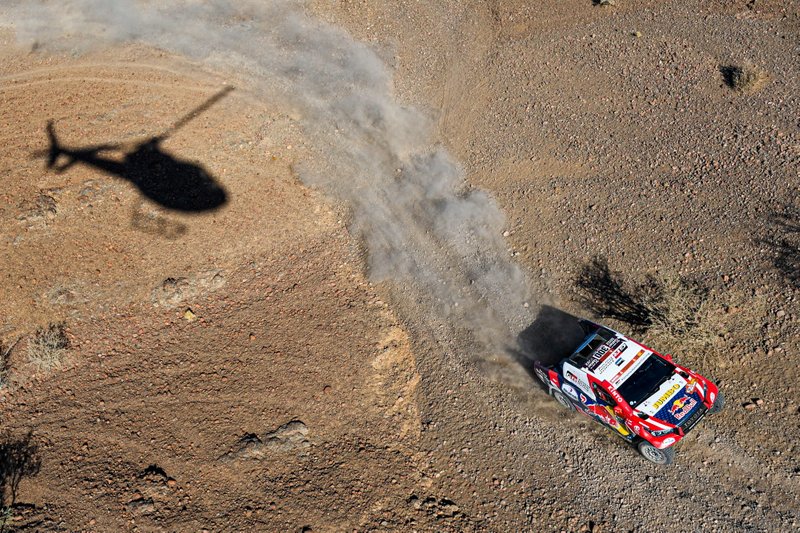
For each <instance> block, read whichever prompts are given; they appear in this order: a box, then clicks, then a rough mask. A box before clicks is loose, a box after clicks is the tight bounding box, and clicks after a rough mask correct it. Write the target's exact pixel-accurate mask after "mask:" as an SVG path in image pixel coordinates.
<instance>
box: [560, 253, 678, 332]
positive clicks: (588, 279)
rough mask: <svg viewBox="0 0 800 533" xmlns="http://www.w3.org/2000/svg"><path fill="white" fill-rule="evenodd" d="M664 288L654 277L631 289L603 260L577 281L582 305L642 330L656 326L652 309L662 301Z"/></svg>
mask: <svg viewBox="0 0 800 533" xmlns="http://www.w3.org/2000/svg"><path fill="white" fill-rule="evenodd" d="M663 290H664V288H663V286H662V285H661V284H660V283H659V282H658V280H656V279H655V278H654V277H653V276H648V277H646V278H645V281H644V283H641V284H637V285H634V286H630V285H629V284H626V283H625V281H624V280H623V278H622V274H620V273H619V272H613V271H612V270H611V269H610V268H609V266H608V260H607V259H606V258H604V257H595V258H594V259H592V260H591V261H590V262H589V263H588V264H586V265H584V266H583V268H581V270H580V272H579V273H578V275H577V277H576V278H575V292H576V294H577V298H578V301H579V303H580V304H581V305H583V306H584V307H586V308H587V309H588V310H590V311H591V312H592V313H593V314H594V315H595V316H598V317H602V318H613V319H616V320H619V321H621V322H625V323H626V324H629V325H631V326H633V327H634V328H637V329H639V330H642V331H644V330H646V329H647V328H648V327H650V326H651V325H652V324H653V321H654V318H655V317H654V316H653V306H652V305H648V302H657V301H660V300H662V299H663Z"/></svg>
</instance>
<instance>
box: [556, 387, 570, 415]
mask: <svg viewBox="0 0 800 533" xmlns="http://www.w3.org/2000/svg"><path fill="white" fill-rule="evenodd" d="M553 397H554V398H555V399H556V401H557V402H558V403H560V404H561V405H563V406H564V407H566V408H567V409H569V410H570V411H574V410H575V406H574V405H572V402H571V401H569V398H567V397H566V396H564V394H562V393H561V391H557V390H554V391H553Z"/></svg>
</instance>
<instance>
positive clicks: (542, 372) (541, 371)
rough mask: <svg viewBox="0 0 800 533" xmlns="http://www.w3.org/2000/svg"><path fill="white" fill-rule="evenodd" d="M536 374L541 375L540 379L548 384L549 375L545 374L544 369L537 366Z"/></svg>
mask: <svg viewBox="0 0 800 533" xmlns="http://www.w3.org/2000/svg"><path fill="white" fill-rule="evenodd" d="M536 375H537V376H539V379H541V380H542V382H543V383H544V384H545V385H546V384H547V375H545V373H544V370H542V369H541V368H537V369H536Z"/></svg>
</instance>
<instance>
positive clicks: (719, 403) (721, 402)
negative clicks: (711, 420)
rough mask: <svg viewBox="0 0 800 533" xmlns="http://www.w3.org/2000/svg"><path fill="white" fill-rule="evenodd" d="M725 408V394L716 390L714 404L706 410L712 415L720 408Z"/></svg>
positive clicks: (720, 409)
mask: <svg viewBox="0 0 800 533" xmlns="http://www.w3.org/2000/svg"><path fill="white" fill-rule="evenodd" d="M724 408H725V395H724V394H722V391H718V392H717V399H716V400H714V405H712V406H711V408H710V409H709V410H708V414H710V415H713V414H714V413H719V412H720V411H722V409H724Z"/></svg>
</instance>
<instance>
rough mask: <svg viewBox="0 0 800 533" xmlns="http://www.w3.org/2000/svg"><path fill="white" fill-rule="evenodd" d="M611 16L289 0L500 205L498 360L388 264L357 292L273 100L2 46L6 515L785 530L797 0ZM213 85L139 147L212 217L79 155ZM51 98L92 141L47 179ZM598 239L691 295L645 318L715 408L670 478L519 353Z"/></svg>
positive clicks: (60, 118)
mask: <svg viewBox="0 0 800 533" xmlns="http://www.w3.org/2000/svg"><path fill="white" fill-rule="evenodd" d="M619 4H621V5H620V6H618V7H617V8H600V7H597V6H593V5H592V2H590V1H582V0H581V1H578V0H565V1H552V2H539V3H536V5H535V6H534V5H532V4H531V2H523V1H510V2H489V1H487V2H482V1H481V2H478V1H475V2H456V1H445V2H441V3H435V4H434V3H424V5H419V3H417V2H404V1H393V0H390V1H385V2H336V3H329V2H311V3H310V5H309V11H310V12H311V13H313V15H314V16H315V17H318V18H320V19H322V20H325V21H327V22H329V23H331V24H334V25H336V26H341V27H343V28H344V29H345V30H347V31H348V32H350V33H351V34H352V35H353V37H354V38H355V39H358V40H360V41H364V42H368V43H370V44H371V45H372V47H373V49H374V50H375V51H376V53H377V54H378V56H379V57H380V59H381V60H383V62H384V63H387V64H388V65H390V66H391V67H392V68H393V69H394V80H393V81H394V91H395V94H396V97H397V99H398V100H399V101H401V102H403V103H405V104H407V105H410V106H415V107H417V108H420V109H423V110H424V111H425V112H426V113H428V114H430V115H431V116H433V117H435V122H434V123H435V130H436V131H435V140H436V141H437V142H440V143H441V144H443V145H444V147H445V148H446V149H447V150H449V151H450V153H451V154H452V155H453V156H454V157H455V158H456V159H457V160H459V161H460V163H461V164H462V165H463V167H464V172H465V176H466V181H467V183H468V185H469V187H471V188H480V189H484V190H486V191H488V192H489V193H490V194H491V195H492V196H493V197H494V198H495V200H496V201H497V203H498V204H499V206H500V207H501V209H502V210H503V212H504V213H505V216H506V221H507V222H506V226H507V227H506V231H507V239H506V240H507V245H508V248H509V257H511V258H512V259H513V261H515V262H516V263H517V264H519V265H520V266H521V267H522V268H523V269H524V271H525V272H527V273H528V275H529V277H530V279H531V280H532V281H531V282H530V285H531V287H530V288H531V289H532V291H533V293H534V294H535V295H536V298H537V300H536V301H535V302H533V303H534V306H533V309H532V314H533V316H534V321H533V323H532V324H531V327H530V328H529V332H528V333H532V334H533V335H534V340H533V341H531V339H530V338H529V337H525V338H523V341H524V342H523V348H526V347H527V348H528V350H529V353H528V358H527V359H526V358H523V359H522V360H521V362H520V363H517V362H514V361H513V360H512V358H511V357H509V356H507V355H504V354H489V355H488V356H487V355H480V354H479V350H480V343H479V342H478V341H477V340H476V336H477V335H478V334H477V333H475V332H473V331H467V330H465V328H464V327H463V325H461V324H457V323H452V321H450V320H448V319H447V318H446V317H438V318H431V313H430V309H431V307H430V306H429V305H428V303H429V302H427V301H426V299H425V298H426V297H425V295H420V294H419V293H418V292H417V291H416V290H415V287H414V286H413V284H411V285H404V284H399V286H398V285H395V284H393V283H392V282H391V281H387V282H383V283H379V284H371V283H370V282H369V281H368V279H367V276H366V274H365V255H364V251H363V248H362V243H360V242H359V241H358V239H357V238H356V235H355V234H352V232H351V233H348V222H349V221H350V218H349V217H350V213H349V210H348V209H349V206H348V205H346V204H345V203H342V202H337V201H335V200H333V199H332V198H331V197H330V196H326V195H325V194H323V192H322V191H320V190H317V189H313V188H309V187H307V186H305V185H303V183H302V182H301V181H300V180H299V179H298V175H297V172H298V171H297V169H298V168H299V167H302V166H303V165H304V164H305V163H304V162H307V159H308V158H311V157H314V154H315V152H314V150H315V147H314V146H312V145H311V139H310V138H309V137H308V136H307V135H306V132H304V130H303V127H302V124H301V121H300V120H298V118H297V116H296V114H295V112H294V110H292V109H289V108H285V107H283V104H282V103H281V102H277V101H265V100H264V99H263V98H262V97H261V96H260V95H259V94H258V93H257V92H254V91H252V88H251V85H250V83H249V82H248V81H247V80H238V79H235V78H234V77H232V76H231V75H230V74H223V73H215V72H214V71H213V70H209V69H205V68H202V67H201V66H198V65H197V64H195V63H192V62H190V61H188V60H185V59H184V58H181V57H176V56H174V55H170V54H167V53H163V52H160V51H154V50H152V49H149V48H147V47H143V46H138V45H137V46H119V47H111V48H107V49H103V50H100V51H93V52H88V53H86V54H83V55H80V56H75V57H73V56H71V55H70V54H66V53H61V54H59V53H50V52H41V51H40V52H36V53H30V52H29V51H28V50H24V49H20V48H19V47H18V45H16V44H15V42H14V39H13V35H12V33H11V32H10V31H8V32H5V33H2V34H0V35H1V36H2V39H3V40H2V42H0V55H1V57H2V62H0V64H2V67H0V69H1V70H0V99H1V100H0V101H2V109H1V110H0V116H2V119H3V120H2V121H0V137H1V138H2V139H3V140H4V141H5V142H4V146H5V150H4V153H3V155H2V156H0V175H2V176H3V178H4V187H3V190H2V193H0V217H1V218H2V234H1V235H0V253H1V254H2V257H4V258H6V261H5V266H6V275H5V276H3V277H2V281H1V282H0V283H2V285H0V304H2V308H3V309H4V312H3V314H2V315H0V335H1V337H0V338H2V340H3V342H4V346H9V345H10V344H11V343H12V342H13V341H14V340H15V339H17V338H22V340H21V341H20V343H19V344H17V345H16V346H15V347H14V350H13V351H12V352H11V369H10V374H9V375H10V380H11V383H10V384H9V385H8V386H6V387H4V388H3V389H2V391H0V394H2V402H3V407H2V413H3V414H2V416H3V418H2V421H3V428H4V431H5V437H4V439H5V440H4V443H5V444H4V448H3V449H2V450H3V453H5V454H6V456H7V457H14V460H13V461H12V460H8V459H6V460H5V463H3V465H2V480H3V482H4V484H5V485H4V487H5V493H4V496H3V505H4V506H10V508H11V511H10V515H9V520H8V524H7V525H8V526H10V527H12V528H16V529H19V530H31V531H33V530H63V531H75V530H88V531H117V530H134V529H136V530H170V531H172V530H178V531H197V530H202V529H206V530H209V531H246V530H275V531H277V530H289V531H291V530H294V531H300V530H305V531H308V530H313V531H342V530H359V531H361V530H376V531H381V530H394V531H408V530H412V529H416V530H419V531H430V530H437V531H447V530H452V531H470V530H475V531H485V530H489V531H519V530H531V531H542V530H544V531H549V530H554V531H557V530H566V531H579V530H583V531H600V530H603V531H620V530H634V531H652V530H658V529H663V528H666V527H674V525H675V524H676V523H678V521H679V520H689V519H691V520H692V522H691V525H688V524H689V523H688V522H684V527H683V529H688V530H712V531H713V530H719V531H735V530H754V531H770V530H781V529H786V530H790V529H793V528H797V527H798V525H800V524H798V522H800V516H799V514H798V509H800V489H798V486H799V485H800V483H798V481H799V480H800V478H799V477H798V476H800V462H798V461H799V460H798V454H799V453H800V449H798V447H797V444H796V443H797V441H798V437H800V424H799V423H798V422H800V397H799V396H798V387H797V385H796V383H797V382H798V379H800V375H798V372H799V371H798V366H797V364H796V363H797V360H798V349H797V344H798V340H800V331H799V329H800V328H799V327H798V326H799V325H800V321H799V318H798V313H799V312H800V310H799V309H798V304H797V298H798V288H800V287H799V286H798V284H797V282H798V278H797V266H798V257H800V254H798V246H800V233H798V227H799V226H800V217H798V216H797V213H798V211H797V210H798V209H800V197H799V196H798V192H800V191H799V190H798V183H799V182H800V181H799V180H798V172H797V169H798V163H799V162H800V161H799V160H800V132H798V124H797V120H796V114H797V113H796V110H797V109H798V103H799V102H798V99H799V97H800V94H799V93H798V85H797V80H798V79H800V72H798V70H800V68H799V65H798V62H797V60H796V47H797V39H798V30H799V29H800V24H799V23H800V19H798V14H797V7H796V5H793V4H792V3H790V2H784V3H782V2H777V1H773V2H756V3H752V2H745V1H741V2H713V1H690V2H678V1H671V2H655V1H652V2H622V1H620V2H619ZM637 32H638V34H637ZM637 35H638V36H637ZM744 62H749V63H753V64H755V65H757V66H758V67H760V68H762V69H763V70H764V71H766V72H767V73H768V74H769V81H768V82H767V83H766V85H765V86H764V87H763V88H761V89H760V90H758V91H756V92H753V93H747V94H741V93H737V92H735V91H733V90H732V89H731V88H729V87H728V86H727V85H725V83H724V79H723V76H722V74H721V72H720V68H722V67H725V66H727V65H736V64H741V63H744ZM225 86H233V87H235V89H234V90H233V91H232V92H230V93H229V94H227V95H226V96H225V97H224V98H222V99H220V100H219V101H218V102H216V103H215V104H214V105H212V106H211V107H209V108H208V109H207V110H204V111H203V112H202V113H199V114H198V115H197V116H196V117H193V119H192V120H191V121H189V122H188V123H187V124H186V125H185V126H183V127H181V128H180V129H177V130H176V131H174V132H171V134H170V136H169V137H168V138H166V139H165V140H164V141H163V142H162V143H161V144H160V145H159V148H158V150H159V151H158V152H157V153H156V154H155V156H153V154H152V152H148V153H149V155H148V156H147V157H160V156H165V157H164V158H162V159H159V161H162V162H163V161H166V162H168V163H169V164H186V165H190V166H191V168H192V169H196V168H201V169H202V170H203V172H205V173H206V174H207V175H208V176H211V178H212V179H213V180H214V182H215V183H217V184H219V186H220V187H222V188H223V189H224V190H225V191H226V194H227V201H226V202H225V203H224V204H223V205H221V206H219V207H218V208H214V209H206V210H202V209H198V210H195V211H193V212H178V211H176V210H171V209H168V208H166V207H164V205H163V203H165V202H166V201H167V200H166V199H165V198H164V197H159V196H156V197H155V199H154V198H153V197H150V198H148V197H146V196H145V195H144V193H143V191H144V189H143V188H142V187H141V186H139V187H137V186H136V185H135V184H134V182H135V179H134V178H135V177H136V176H137V174H135V173H134V171H133V170H131V169H132V168H134V167H133V166H131V165H128V166H127V167H125V168H126V169H127V170H125V171H124V172H123V175H116V176H115V175H112V174H111V173H110V172H109V171H108V170H107V169H108V168H111V166H112V165H110V163H108V164H106V163H100V162H99V160H98V158H99V157H103V158H104V159H107V160H109V161H112V162H120V161H122V162H125V161H126V160H125V157H126V155H128V156H129V155H130V154H132V153H135V150H136V147H137V146H141V143H142V142H143V141H146V140H148V139H151V138H153V137H155V136H158V135H160V134H162V133H163V132H166V131H170V128H171V127H172V126H173V125H174V124H175V123H176V122H177V121H179V120H180V119H181V118H182V117H184V116H185V115H186V113H189V112H190V111H191V110H193V109H195V108H196V107H197V106H199V105H201V104H202V103H203V102H204V101H206V100H207V99H208V98H210V97H212V96H213V95H214V94H216V93H218V92H219V91H220V89H221V88H222V87H225ZM49 120H53V123H54V131H55V132H56V134H57V135H58V139H59V141H60V142H61V143H63V145H64V146H65V147H68V148H71V149H73V150H77V149H78V148H81V147H84V148H85V147H87V146H90V145H95V146H96V145H103V144H112V143H113V144H119V145H120V146H119V147H117V148H115V149H108V150H103V151H99V152H97V153H94V154H93V155H92V156H91V158H88V159H87V157H88V156H87V157H85V158H84V160H83V161H80V162H78V163H76V164H74V165H73V166H70V167H68V168H64V169H63V171H62V172H57V171H56V169H55V168H54V169H51V170H47V169H46V168H45V162H46V154H43V155H42V156H37V155H35V154H36V152H37V151H41V150H45V151H46V149H47V142H48V138H47V131H46V124H47V122H48V121H49ZM142 153H144V152H142ZM92 158H93V159H92ZM148 160H150V159H148ZM64 161H66V158H65V156H64V155H62V156H61V159H60V160H58V163H62V162H64ZM176 162H177V163H176ZM87 163H88V164H87ZM103 164H105V165H106V167H105V170H104V168H103V167H102V165H103ZM113 168H117V167H113ZM181 168H189V167H181ZM159 200H160V201H161V202H162V203H161V205H160V204H159ZM595 258H601V259H603V260H605V261H607V263H608V264H609V265H610V267H611V269H612V270H614V271H618V272H619V273H620V276H621V277H622V278H623V279H624V280H626V283H627V285H626V287H628V288H629V287H631V286H635V285H636V283H639V282H642V281H643V280H644V279H645V276H646V275H648V274H650V275H653V276H656V278H658V279H662V278H663V279H674V278H683V279H687V280H693V281H695V282H696V283H698V284H700V285H702V286H703V287H704V288H705V289H706V290H707V293H708V296H707V297H706V303H705V305H704V307H703V311H702V315H701V316H700V317H699V318H700V319H701V322H702V327H703V328H704V329H703V330H704V331H708V332H711V335H710V336H708V337H704V338H702V339H701V341H702V342H700V343H698V342H699V341H697V339H694V338H689V337H687V338H675V339H668V338H664V337H662V336H658V335H656V334H655V333H654V332H652V331H651V332H641V336H642V337H643V340H644V341H645V342H647V343H652V344H653V345H654V347H655V348H657V349H659V348H660V349H661V350H663V351H666V352H670V353H673V354H675V357H676V358H677V359H678V360H679V361H681V362H683V363H686V364H688V365H689V366H691V367H693V368H696V369H698V370H699V371H701V372H702V373H704V374H705V375H708V376H710V377H713V378H714V379H716V380H717V381H718V382H720V383H721V388H722V389H723V390H724V391H725V393H726V396H727V397H728V402H729V403H728V405H729V407H728V409H727V410H726V411H725V412H723V413H722V414H720V415H718V416H717V417H709V418H707V419H706V421H705V422H704V423H703V424H702V425H701V426H700V427H698V429H696V430H695V431H694V432H693V433H692V434H690V435H689V436H688V437H687V438H686V439H685V440H684V441H683V442H682V443H681V444H680V445H679V452H678V453H679V455H678V461H677V464H676V465H674V466H673V467H669V468H661V467H656V466H654V465H650V464H649V463H647V462H645V461H644V460H642V459H641V458H640V457H638V456H637V455H636V453H635V451H634V450H631V449H629V448H628V447H626V446H625V445H624V444H622V443H621V442H620V441H619V440H617V439H615V438H614V437H613V436H611V435H610V434H608V433H607V432H604V431H603V430H602V429H601V428H600V427H599V426H596V425H589V424H587V423H585V422H584V421H582V420H578V419H574V418H573V417H569V416H566V415H565V414H564V413H562V412H561V411H560V410H559V408H558V406H557V405H556V404H555V402H552V401H551V400H549V399H548V398H546V397H545V395H544V394H543V393H541V392H540V391H539V389H538V388H537V387H536V385H535V383H534V382H533V379H532V378H530V376H529V375H528V374H527V372H526V371H525V367H526V366H528V365H529V362H530V357H548V356H552V355H553V353H551V352H556V351H557V349H556V348H557V347H558V346H559V342H560V340H561V336H562V335H563V336H567V334H565V333H564V332H563V331H556V330H554V329H553V326H554V324H555V325H558V324H563V323H564V322H565V321H566V322H568V321H569V320H570V317H571V316H587V315H588V316H596V315H598V314H599V313H601V312H602V311H603V310H605V311H606V312H607V311H608V305H610V304H609V302H607V301H605V302H604V301H598V300H597V298H596V296H597V294H596V293H595V294H594V296H595V299H594V300H593V299H592V296H593V295H592V293H590V294H589V297H587V295H586V294H585V293H584V294H581V293H579V292H578V291H576V279H577V278H579V277H580V276H581V275H582V274H584V275H585V274H587V273H589V274H591V273H592V270H591V265H592V264H593V263H592V261H593V259H595ZM587 269H588V270H587ZM595 273H596V272H595ZM634 293H635V291H634ZM611 303H613V302H611ZM187 309H191V311H192V313H193V315H194V316H192V315H186V314H185V312H186V310H187ZM187 316H188V317H189V319H187ZM599 318H602V317H599ZM190 319H191V320H190ZM60 320H64V321H65V322H66V324H67V327H68V334H69V338H70V341H71V348H70V350H69V351H68V358H67V360H66V361H65V364H64V366H63V368H62V369H60V370H55V371H51V372H41V371H37V369H36V368H35V367H34V366H32V365H30V364H29V363H27V360H26V343H27V342H29V341H28V339H29V338H30V336H31V334H32V333H33V332H34V331H35V329H36V328H37V327H39V326H42V325H44V324H47V323H49V322H56V321H60ZM606 321H607V322H609V323H610V324H611V325H613V326H616V327H617V328H618V329H620V330H623V331H632V330H636V329H637V328H636V326H635V325H632V324H629V323H625V321H624V316H621V315H620V316H618V318H617V319H616V320H615V319H613V318H611V319H606ZM515 333H522V332H515ZM542 337H546V338H547V339H546V340H545V341H544V342H543V341H542V340H541V338H542ZM526 339H527V340H526ZM550 339H552V342H549V340H550ZM514 341H515V339H513V338H511V339H509V344H513V343H514ZM696 341H697V342H696ZM526 342H531V343H530V344H527V345H526V344H525V343H526ZM543 346H544V347H546V348H542V347H543ZM537 347H538V350H535V348H537ZM533 352H535V353H533ZM495 356H496V357H495ZM756 399H763V400H764V401H763V402H760V403H758V404H755V403H754V402H755V400H756ZM750 403H753V404H754V405H753V408H750V407H747V408H746V407H745V405H747V404H750ZM15 444H16V445H17V447H16V448H14V445H15ZM12 450H16V452H15V453H16V455H13V454H11V451H12ZM14 473H17V474H18V475H19V476H20V477H21V480H20V481H19V485H18V486H16V481H15V479H14V478H13V474H14ZM12 489H16V490H12ZM304 528H305V529H304Z"/></svg>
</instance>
